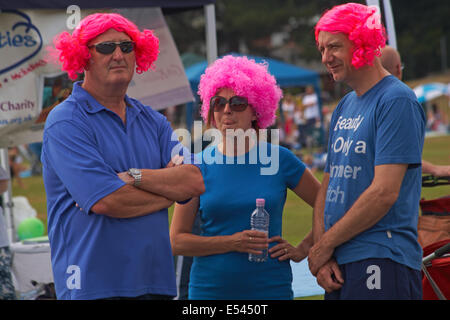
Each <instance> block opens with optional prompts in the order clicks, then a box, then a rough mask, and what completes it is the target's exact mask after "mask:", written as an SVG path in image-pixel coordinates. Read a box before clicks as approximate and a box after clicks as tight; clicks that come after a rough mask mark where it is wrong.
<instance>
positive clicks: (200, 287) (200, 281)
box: [170, 56, 320, 299]
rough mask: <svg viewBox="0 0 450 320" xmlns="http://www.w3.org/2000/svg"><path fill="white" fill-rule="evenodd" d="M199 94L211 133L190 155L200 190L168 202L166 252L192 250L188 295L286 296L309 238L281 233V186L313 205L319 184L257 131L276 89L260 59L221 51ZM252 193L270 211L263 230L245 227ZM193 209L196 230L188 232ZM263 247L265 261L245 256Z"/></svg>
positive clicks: (269, 115)
mask: <svg viewBox="0 0 450 320" xmlns="http://www.w3.org/2000/svg"><path fill="white" fill-rule="evenodd" d="M199 95H200V97H201V99H202V101H203V105H202V110H201V113H202V116H203V119H204V120H205V122H206V123H207V125H208V127H209V128H212V129H209V130H210V132H209V134H211V135H212V136H214V137H215V139H214V141H213V143H211V145H210V146H208V147H207V148H206V149H205V150H204V151H203V152H202V153H201V154H200V156H199V158H198V159H197V160H198V161H199V163H200V168H201V171H202V175H203V180H204V183H205V189H206V191H205V193H204V194H202V195H201V196H200V197H199V198H193V199H191V200H190V201H189V202H187V203H186V204H183V205H181V204H177V205H176V206H175V211H174V215H173V218H172V225H171V230H170V238H171V241H172V247H173V252H174V254H175V255H184V256H194V262H193V264H192V268H191V275H190V283H189V298H190V299H292V298H293V293H292V272H291V267H290V263H289V260H293V261H296V262H298V261H300V260H302V259H303V258H305V257H306V256H307V254H308V250H309V248H310V247H311V245H312V236H311V233H309V234H308V235H307V236H306V237H305V239H304V240H303V241H302V242H301V243H300V244H299V245H298V246H297V247H295V246H293V245H291V244H290V243H288V242H287V241H286V240H284V239H283V238H282V237H281V234H282V213H283V207H284V203H285V200H286V194H287V188H289V189H291V190H293V191H294V192H295V193H296V194H297V195H298V196H299V197H300V198H301V199H303V200H304V201H305V202H306V203H308V204H309V205H310V206H313V204H314V200H315V198H316V194H317V191H318V189H319V186H320V183H319V181H318V180H317V179H316V178H315V177H314V176H313V175H312V173H311V172H310V171H309V169H306V167H305V165H304V164H303V163H302V162H301V161H300V160H299V159H298V158H297V157H296V156H295V155H294V154H292V152H290V151H289V150H288V149H286V148H283V147H280V146H278V144H271V143H267V142H265V141H264V140H265V139H264V138H265V137H267V135H268V134H267V132H266V131H265V130H260V129H264V128H266V127H268V126H269V125H271V124H272V123H273V122H274V119H275V112H276V109H277V107H278V103H279V100H280V98H281V95H282V94H281V90H280V88H279V87H278V86H277V84H276V80H275V78H274V77H273V76H272V75H270V74H269V73H268V71H267V65H264V64H257V63H256V62H255V61H254V60H250V59H248V58H246V57H233V56H226V57H224V58H222V59H219V60H217V61H216V62H215V63H214V64H213V65H211V66H210V67H208V68H207V69H206V71H205V74H204V75H203V76H202V77H201V80H200V85H199ZM272 133H273V132H272ZM271 136H272V141H273V139H274V136H273V135H272V134H271ZM257 198H264V199H265V209H266V210H267V211H268V212H269V214H270V224H269V234H268V235H267V234H266V233H263V232H259V231H256V230H251V227H250V215H251V213H252V211H253V210H254V209H255V200H256V199H257ZM197 212H198V213H199V215H200V220H201V234H200V235H196V234H193V233H192V227H193V224H194V220H195V217H196V214H197ZM267 248H268V249H269V250H268V252H269V257H268V259H267V261H266V262H263V263H256V262H250V261H249V260H248V255H249V254H250V253H254V254H259V253H261V252H262V250H264V249H267Z"/></svg>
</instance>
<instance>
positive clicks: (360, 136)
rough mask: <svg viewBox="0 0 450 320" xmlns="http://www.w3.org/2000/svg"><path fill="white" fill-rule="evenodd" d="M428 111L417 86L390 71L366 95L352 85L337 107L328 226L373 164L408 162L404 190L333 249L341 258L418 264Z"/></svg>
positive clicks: (365, 182) (361, 187)
mask: <svg viewBox="0 0 450 320" xmlns="http://www.w3.org/2000/svg"><path fill="white" fill-rule="evenodd" d="M424 126H425V115H424V112H423V109H422V107H421V105H420V104H419V103H418V102H417V99H416V96H415V95H414V92H413V91H412V90H411V89H409V88H408V87H407V86H406V85H405V84H404V83H402V82H401V81H399V80H398V79H397V78H395V77H393V76H387V77H385V78H383V79H382V80H381V81H379V82H378V83H377V84H376V85H375V86H373V87H372V88H371V89H370V90H369V91H367V92H366V93H365V94H363V95H362V96H360V97H358V96H357V95H356V93H355V92H354V91H352V92H350V93H349V94H347V95H346V96H345V97H344V98H343V99H342V100H341V102H340V103H339V105H338V106H337V107H336V110H335V111H334V112H333V116H332V119H331V124H330V139H329V144H328V157H327V165H326V168H325V171H326V172H328V173H329V174H330V181H329V185H328V190H327V195H326V202H325V212H324V220H325V229H326V230H328V229H330V228H331V227H332V226H333V225H334V224H335V223H336V222H337V221H338V220H339V219H340V218H342V216H343V215H344V214H345V213H346V212H347V211H348V210H349V209H350V208H351V206H352V205H353V204H354V203H355V201H356V200H357V199H358V197H359V196H360V195H361V194H362V193H363V192H364V191H365V190H366V189H367V188H368V187H369V185H370V184H371V182H372V180H373V178H374V169H375V166H378V165H384V164H408V170H407V171H406V173H405V176H404V179H403V181H402V185H401V189H400V194H399V196H398V199H397V201H396V202H395V204H394V205H393V206H392V207H391V208H390V209H389V211H388V212H387V214H386V215H385V216H384V217H383V218H382V219H381V220H380V221H378V222H377V223H376V224H375V225H374V226H372V227H371V228H369V229H368V230H366V231H364V232H362V233H361V234H359V235H357V236H356V237H354V238H353V239H351V240H349V241H348V242H346V243H344V244H342V245H340V246H338V247H337V248H336V249H335V257H336V259H337V261H338V263H339V264H345V263H349V262H354V261H359V260H363V259H367V258H390V259H392V260H393V261H396V262H398V263H401V264H404V265H406V266H409V267H410V268H413V269H417V270H420V264H421V258H422V251H421V247H420V245H419V243H418V242H417V221H418V214H419V200H420V190H421V161H422V148H423V142H424Z"/></svg>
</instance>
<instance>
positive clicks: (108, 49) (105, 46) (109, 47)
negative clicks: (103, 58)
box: [89, 41, 134, 54]
mask: <svg viewBox="0 0 450 320" xmlns="http://www.w3.org/2000/svg"><path fill="white" fill-rule="evenodd" d="M117 46H119V48H120V50H122V52H123V53H130V52H131V51H133V50H134V42H133V41H120V42H113V41H107V42H101V43H97V44H93V45H91V46H89V48H92V47H95V50H96V51H97V52H98V53H101V54H111V53H113V52H114V50H116V47H117Z"/></svg>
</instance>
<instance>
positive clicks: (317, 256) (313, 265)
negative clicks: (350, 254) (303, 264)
mask: <svg viewBox="0 0 450 320" xmlns="http://www.w3.org/2000/svg"><path fill="white" fill-rule="evenodd" d="M322 239H323V238H322ZM333 252H334V248H331V247H328V246H326V245H325V244H324V242H323V241H322V240H320V241H319V242H317V243H316V244H315V245H313V246H312V247H311V249H310V250H309V254H308V264H309V270H310V271H311V273H312V274H313V275H314V276H316V275H317V272H318V271H319V269H320V268H321V267H322V266H323V265H324V264H325V263H326V262H327V261H328V260H330V259H331V256H332V255H333Z"/></svg>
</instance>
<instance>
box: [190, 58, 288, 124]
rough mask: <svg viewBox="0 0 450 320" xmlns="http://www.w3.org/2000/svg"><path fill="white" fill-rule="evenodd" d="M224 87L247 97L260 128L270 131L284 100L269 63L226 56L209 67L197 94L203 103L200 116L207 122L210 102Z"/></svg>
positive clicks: (201, 80)
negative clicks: (268, 65) (269, 68)
mask: <svg viewBox="0 0 450 320" xmlns="http://www.w3.org/2000/svg"><path fill="white" fill-rule="evenodd" d="M222 88H229V89H232V90H233V91H234V92H235V94H236V95H238V96H242V97H246V98H247V100H248V102H249V104H250V105H251V107H252V108H253V110H254V111H255V112H256V117H257V123H258V127H259V128H262V129H263V128H267V127H268V126H270V125H271V124H273V123H274V121H275V112H276V110H277V108H278V103H279V101H280V99H281V97H282V91H281V89H280V88H279V87H278V85H277V82H276V80H275V77H274V76H272V75H271V74H270V73H269V72H268V71H267V65H266V64H258V63H256V62H255V60H253V59H248V58H247V57H234V56H231V55H228V56H225V57H223V58H221V59H218V60H216V61H215V62H214V63H213V64H212V65H211V66H209V67H208V68H207V69H206V70H205V73H204V74H203V75H202V76H201V78H200V84H199V87H198V95H199V96H200V98H201V100H202V102H203V103H202V108H201V111H200V113H201V115H202V117H203V120H204V121H205V122H207V121H208V114H209V108H210V106H209V101H210V100H211V98H212V97H213V96H214V95H215V94H216V93H217V92H218V91H219V90H220V89H222Z"/></svg>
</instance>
